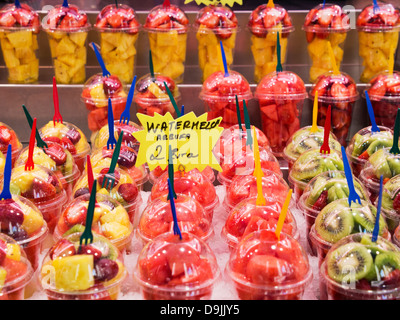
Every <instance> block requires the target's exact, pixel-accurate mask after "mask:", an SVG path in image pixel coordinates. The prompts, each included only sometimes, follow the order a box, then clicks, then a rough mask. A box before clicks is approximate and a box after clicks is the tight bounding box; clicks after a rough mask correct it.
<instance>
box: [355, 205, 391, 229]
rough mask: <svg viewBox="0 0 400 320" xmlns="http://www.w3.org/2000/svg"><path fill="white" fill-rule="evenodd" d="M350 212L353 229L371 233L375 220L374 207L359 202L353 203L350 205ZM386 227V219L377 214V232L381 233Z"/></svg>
mask: <svg viewBox="0 0 400 320" xmlns="http://www.w3.org/2000/svg"><path fill="white" fill-rule="evenodd" d="M351 212H352V214H353V218H354V222H355V229H357V231H358V232H368V233H372V231H373V230H374V226H375V221H376V213H377V212H376V208H375V207H373V206H372V205H371V206H369V205H364V206H360V205H359V204H355V203H353V204H352V205H351ZM385 228H386V221H385V219H384V218H383V216H382V215H380V216H379V234H382V232H383V230H384V229H385Z"/></svg>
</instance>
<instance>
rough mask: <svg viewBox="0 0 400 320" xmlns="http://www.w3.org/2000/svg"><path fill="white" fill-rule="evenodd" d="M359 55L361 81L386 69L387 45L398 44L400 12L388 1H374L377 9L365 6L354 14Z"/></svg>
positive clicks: (389, 53) (387, 64)
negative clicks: (357, 13)
mask: <svg viewBox="0 0 400 320" xmlns="http://www.w3.org/2000/svg"><path fill="white" fill-rule="evenodd" d="M357 31H358V42H359V55H360V59H361V60H362V65H363V66H364V68H363V69H362V73H361V76H360V80H361V81H362V82H368V81H370V80H371V79H372V78H373V77H374V76H375V75H377V74H378V73H380V72H382V71H385V70H388V69H389V60H390V55H391V47H393V49H394V52H396V49H397V45H398V43H399V31H400V11H399V9H398V8H396V7H395V6H394V5H393V4H391V3H383V2H378V8H377V9H374V5H373V4H370V5H367V6H366V7H365V8H364V9H363V10H362V11H361V13H360V14H359V15H358V17H357Z"/></svg>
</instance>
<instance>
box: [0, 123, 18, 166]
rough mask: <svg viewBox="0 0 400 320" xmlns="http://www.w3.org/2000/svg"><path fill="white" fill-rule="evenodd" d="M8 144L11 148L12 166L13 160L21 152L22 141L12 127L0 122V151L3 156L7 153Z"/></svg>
mask: <svg viewBox="0 0 400 320" xmlns="http://www.w3.org/2000/svg"><path fill="white" fill-rule="evenodd" d="M9 144H11V150H12V153H11V162H12V166H14V164H15V160H17V158H18V156H19V154H20V153H21V150H22V143H21V142H20V140H19V138H18V136H17V134H16V133H15V131H14V130H13V129H11V128H10V127H9V126H8V125H6V124H5V123H3V122H0V151H1V153H2V154H3V155H4V157H5V156H6V154H7V148H8V145H9ZM3 165H4V163H3Z"/></svg>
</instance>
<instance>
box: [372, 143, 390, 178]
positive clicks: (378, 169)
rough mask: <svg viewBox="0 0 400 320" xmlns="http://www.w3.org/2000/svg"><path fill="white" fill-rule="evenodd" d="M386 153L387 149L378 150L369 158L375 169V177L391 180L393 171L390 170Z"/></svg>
mask: <svg viewBox="0 0 400 320" xmlns="http://www.w3.org/2000/svg"><path fill="white" fill-rule="evenodd" d="M384 152H385V149H380V150H378V151H377V152H375V153H374V154H373V155H371V156H370V157H369V162H370V163H371V164H372V166H373V167H374V171H375V175H376V176H377V177H380V176H383V178H391V177H392V171H391V170H390V167H389V164H388V162H387V160H386V156H385V154H384Z"/></svg>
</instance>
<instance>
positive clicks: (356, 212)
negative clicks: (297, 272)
mask: <svg viewBox="0 0 400 320" xmlns="http://www.w3.org/2000/svg"><path fill="white" fill-rule="evenodd" d="M376 213H377V209H376V207H375V206H374V205H373V204H371V203H370V202H369V201H366V200H361V204H359V203H356V202H352V203H351V206H349V200H348V198H342V199H338V200H335V201H333V202H331V203H329V204H328V205H326V206H325V207H324V208H323V209H322V210H321V211H320V213H319V214H318V215H317V217H316V219H315V223H314V225H313V226H312V227H311V230H310V234H309V237H310V239H311V241H312V243H313V245H314V247H315V249H316V251H317V255H318V264H319V266H321V264H322V262H323V261H324V260H325V259H326V255H327V253H328V251H329V249H330V248H331V247H332V246H333V245H334V244H335V243H337V242H338V241H340V240H341V239H343V238H345V237H347V236H349V235H351V234H354V233H370V234H372V232H373V230H374V226H375V221H376ZM379 235H380V236H382V237H383V238H385V239H388V240H390V238H391V236H390V233H389V230H388V227H387V224H386V221H385V218H384V216H383V215H380V216H379Z"/></svg>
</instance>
